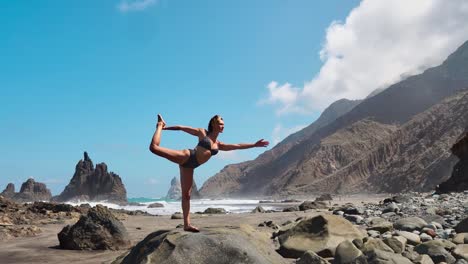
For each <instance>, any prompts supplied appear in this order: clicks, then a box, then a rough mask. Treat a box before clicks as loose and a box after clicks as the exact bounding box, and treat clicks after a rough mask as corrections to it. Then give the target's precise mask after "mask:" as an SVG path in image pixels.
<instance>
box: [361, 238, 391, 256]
mask: <svg viewBox="0 0 468 264" xmlns="http://www.w3.org/2000/svg"><path fill="white" fill-rule="evenodd" d="M375 249H378V250H382V251H387V252H391V253H394V251H393V249H392V248H391V247H389V246H388V245H387V244H385V243H384V242H383V241H382V240H380V239H378V238H368V239H367V241H366V242H364V245H363V247H362V252H364V253H366V252H368V251H372V250H375Z"/></svg>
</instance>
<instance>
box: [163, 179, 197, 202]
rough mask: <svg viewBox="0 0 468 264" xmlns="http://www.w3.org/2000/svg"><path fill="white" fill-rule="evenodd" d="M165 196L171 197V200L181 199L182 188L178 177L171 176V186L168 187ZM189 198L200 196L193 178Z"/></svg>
mask: <svg viewBox="0 0 468 264" xmlns="http://www.w3.org/2000/svg"><path fill="white" fill-rule="evenodd" d="M166 198H167V199H171V200H180V199H182V188H181V186H180V181H179V179H177V177H174V178H172V180H171V187H170V188H169V191H167V195H166ZM191 198H192V199H198V198H200V193H199V192H198V188H197V184H196V183H195V180H193V184H192V194H191Z"/></svg>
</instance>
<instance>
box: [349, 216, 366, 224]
mask: <svg viewBox="0 0 468 264" xmlns="http://www.w3.org/2000/svg"><path fill="white" fill-rule="evenodd" d="M345 218H346V220H348V221H351V222H353V223H355V224H360V223H362V221H363V220H364V217H362V216H360V215H345Z"/></svg>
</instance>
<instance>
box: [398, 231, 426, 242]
mask: <svg viewBox="0 0 468 264" xmlns="http://www.w3.org/2000/svg"><path fill="white" fill-rule="evenodd" d="M396 234H397V235H399V236H402V237H404V238H406V239H407V240H408V241H407V242H408V243H409V244H411V245H418V244H420V243H421V238H419V236H418V235H416V234H413V233H411V232H407V231H396Z"/></svg>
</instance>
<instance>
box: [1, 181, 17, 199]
mask: <svg viewBox="0 0 468 264" xmlns="http://www.w3.org/2000/svg"><path fill="white" fill-rule="evenodd" d="M14 194H15V185H14V184H13V183H9V184H8V185H7V186H6V188H5V190H3V192H2V193H0V195H2V196H3V197H7V198H8V197H12V196H13V195H14Z"/></svg>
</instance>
